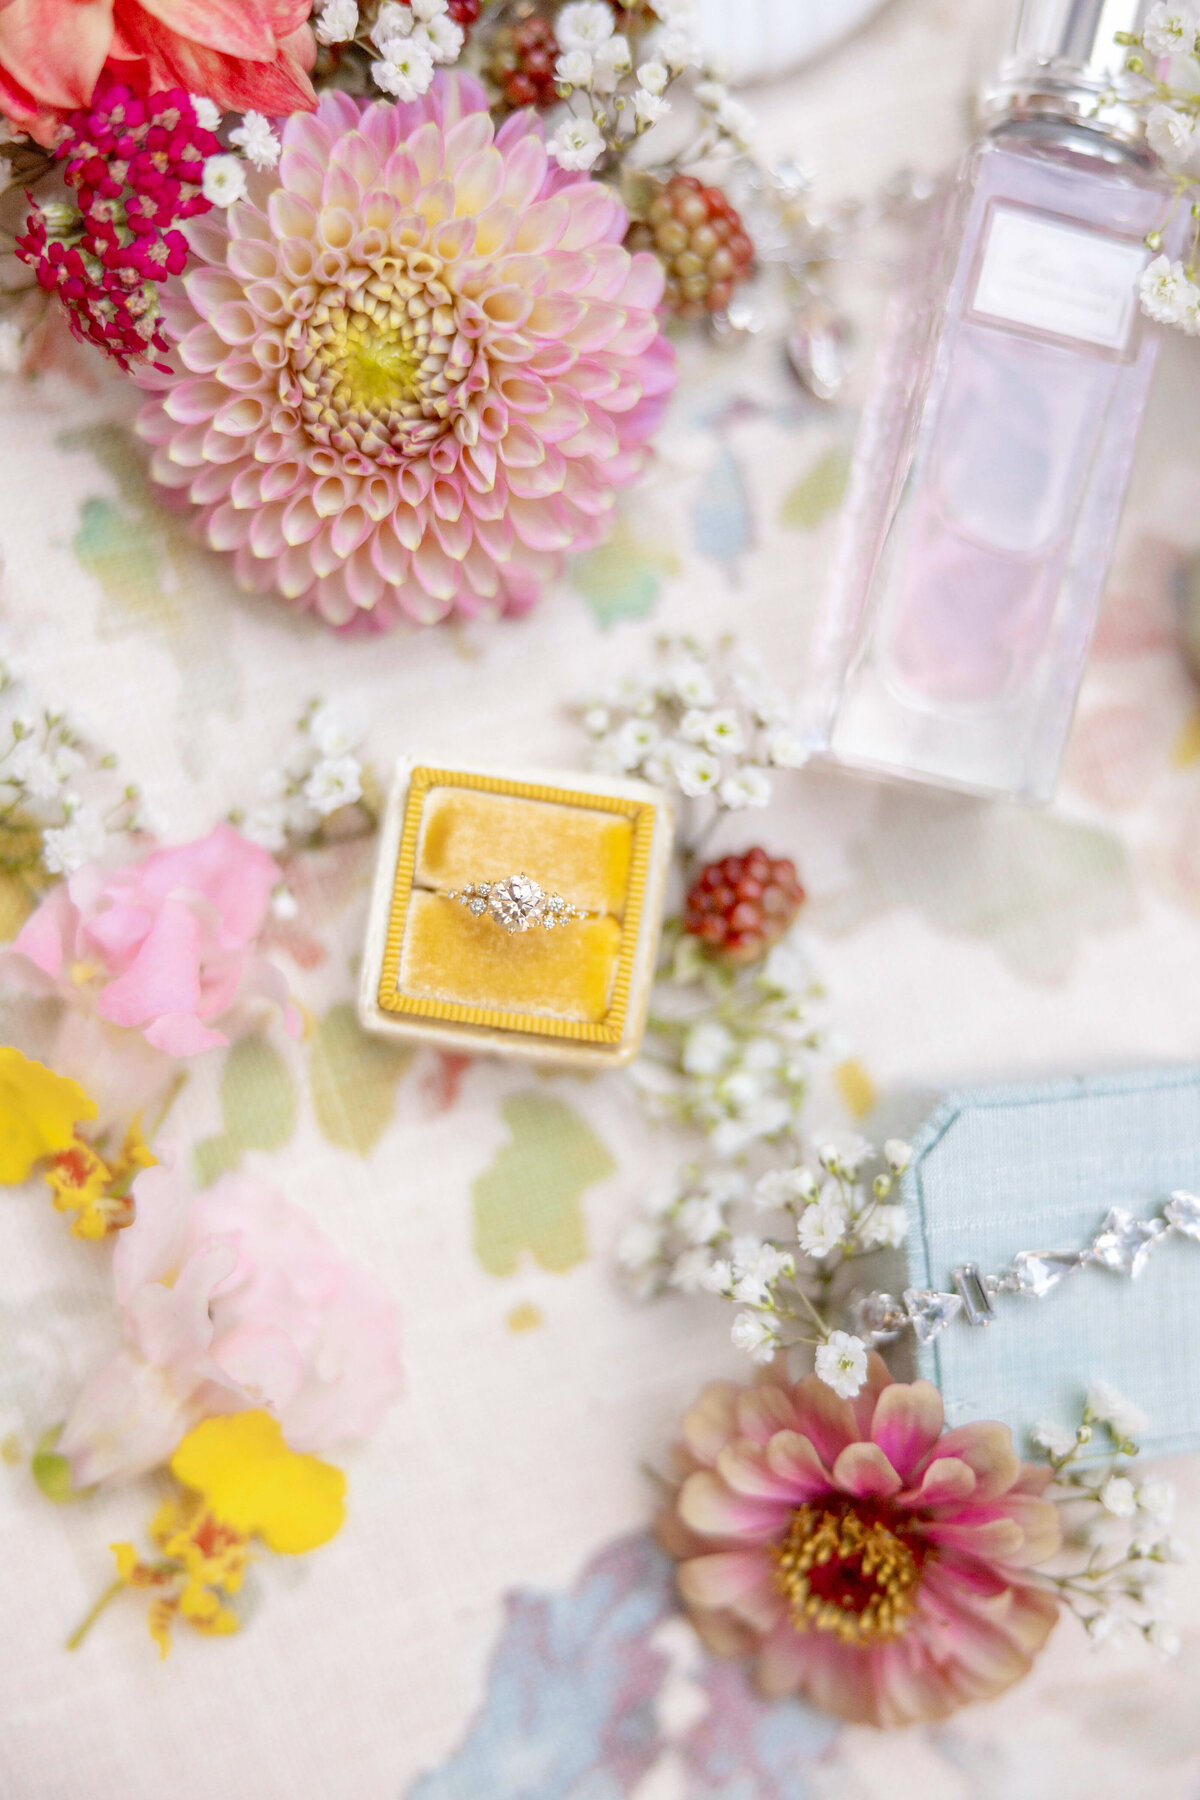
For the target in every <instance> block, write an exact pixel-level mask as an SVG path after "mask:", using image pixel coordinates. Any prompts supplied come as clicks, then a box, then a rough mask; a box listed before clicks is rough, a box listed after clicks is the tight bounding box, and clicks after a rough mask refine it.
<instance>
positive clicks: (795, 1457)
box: [660, 1356, 1060, 1726]
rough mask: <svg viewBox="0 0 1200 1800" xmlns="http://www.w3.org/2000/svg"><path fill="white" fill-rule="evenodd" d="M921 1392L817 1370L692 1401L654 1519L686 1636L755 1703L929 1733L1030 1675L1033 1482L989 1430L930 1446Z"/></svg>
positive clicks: (1044, 1531) (1042, 1606) (1047, 1624)
mask: <svg viewBox="0 0 1200 1800" xmlns="http://www.w3.org/2000/svg"><path fill="white" fill-rule="evenodd" d="M942 1427H943V1413H942V1400H941V1395H940V1394H939V1393H938V1391H937V1389H936V1388H935V1387H933V1386H932V1385H931V1384H930V1383H929V1382H927V1381H916V1382H913V1383H912V1385H911V1386H908V1385H905V1384H904V1383H902V1382H896V1381H893V1380H892V1379H891V1377H890V1376H889V1374H888V1372H887V1369H886V1368H885V1367H884V1364H883V1362H882V1361H881V1359H880V1358H879V1357H878V1356H873V1357H872V1358H871V1365H870V1372H869V1375H868V1378H867V1382H866V1385H865V1386H864V1387H863V1388H862V1390H861V1391H860V1393H859V1394H858V1395H857V1396H856V1397H855V1399H853V1400H840V1399H838V1397H837V1395H836V1394H834V1392H833V1390H832V1389H831V1388H829V1387H827V1386H826V1385H825V1383H824V1382H822V1381H819V1380H818V1379H817V1377H816V1376H815V1375H810V1376H809V1377H808V1378H807V1379H806V1380H804V1381H801V1382H799V1383H797V1384H796V1385H795V1386H790V1385H788V1384H787V1381H786V1378H785V1377H783V1376H781V1375H776V1374H772V1376H771V1377H770V1378H768V1379H766V1380H764V1381H763V1382H761V1383H760V1384H759V1385H757V1386H755V1387H752V1388H746V1387H740V1386H738V1385H737V1384H736V1383H734V1382H731V1381H726V1382H717V1383H714V1384H713V1385H712V1386H711V1387H708V1388H706V1389H705V1391H704V1393H703V1394H702V1395H701V1396H700V1399H699V1401H698V1402H697V1404H696V1405H695V1406H694V1407H693V1408H692V1410H691V1412H690V1413H688V1415H687V1417H686V1418H685V1420H684V1423H683V1431H684V1442H683V1444H682V1446H681V1447H680V1451H679V1457H680V1474H681V1476H682V1484H681V1486H680V1488H679V1490H678V1493H677V1494H676V1496H675V1499H674V1501H673V1503H672V1504H671V1505H670V1506H669V1507H668V1508H667V1509H666V1510H665V1512H664V1513H663V1515H662V1516H661V1518H660V1536H661V1538H662V1541H663V1543H664V1545H665V1547H666V1548H667V1550H668V1551H669V1552H670V1553H671V1554H672V1555H673V1556H675V1557H677V1558H678V1559H679V1561H680V1568H679V1588H680V1592H681V1594H682V1596H683V1599H684V1602H685V1604H686V1605H687V1607H688V1610H689V1612H690V1613H691V1616H692V1619H693V1622H694V1623H695V1625H696V1627H697V1629H698V1630H699V1631H700V1633H701V1635H702V1637H703V1638H704V1639H705V1641H706V1642H707V1643H708V1644H709V1646H710V1647H711V1648H712V1649H713V1650H715V1651H716V1652H717V1653H718V1654H719V1655H724V1656H753V1657H754V1658H755V1659H756V1667H757V1676H758V1680H759V1684H760V1686H761V1687H762V1688H763V1689H764V1690H765V1691H766V1692H767V1693H769V1694H788V1693H801V1694H805V1695H807V1696H808V1697H809V1698H810V1699H812V1700H813V1701H815V1702H816V1704H817V1705H818V1706H822V1707H824V1708H825V1709H826V1710H827V1711H829V1712H834V1713H839V1714H840V1715H841V1716H842V1717H843V1718H846V1719H852V1720H857V1721H860V1722H862V1723H865V1724H870V1725H886V1726H890V1725H906V1724H909V1723H912V1722H913V1721H916V1720H926V1719H940V1718H944V1717H945V1716H946V1715H947V1714H948V1713H951V1712H953V1711H954V1710H955V1709H956V1708H957V1707H959V1706H964V1705H966V1704H967V1703H968V1702H970V1701H973V1700H982V1699H987V1698H988V1697H990V1696H991V1695H993V1694H998V1693H1000V1692H1002V1691H1003V1689H1005V1688H1007V1687H1010V1686H1011V1685H1012V1684H1013V1682H1016V1681H1019V1680H1020V1679H1021V1677H1022V1676H1023V1675H1025V1674H1027V1673H1028V1671H1029V1668H1030V1666H1031V1664H1032V1661H1033V1658H1034V1656H1035V1655H1036V1653H1037V1652H1038V1651H1039V1650H1040V1649H1041V1648H1042V1645H1043V1644H1044V1643H1045V1641H1046V1639H1047V1637H1048V1636H1049V1635H1050V1632H1051V1630H1052V1628H1053V1626H1054V1623H1055V1620H1056V1618H1057V1616H1058V1603H1057V1601H1056V1600H1055V1598H1054V1597H1053V1595H1052V1594H1051V1593H1050V1592H1049V1591H1048V1590H1047V1589H1046V1588H1044V1587H1041V1586H1038V1585H1036V1584H1035V1583H1034V1582H1031V1581H1030V1580H1029V1579H1028V1578H1027V1575H1026V1571H1027V1570H1028V1569H1030V1568H1032V1567H1034V1566H1036V1565H1037V1564H1039V1563H1042V1562H1044V1561H1046V1559H1047V1558H1048V1557H1050V1556H1052V1555H1053V1554H1054V1552H1055V1551H1056V1550H1057V1549H1058V1547H1059V1542H1060V1530H1059V1521H1058V1509H1057V1507H1055V1506H1054V1505H1053V1504H1052V1503H1051V1502H1050V1501H1047V1500H1044V1499H1042V1498H1040V1496H1041V1494H1042V1492H1043V1490H1044V1488H1045V1486H1046V1484H1047V1482H1048V1481H1049V1480H1050V1478H1051V1472H1050V1470H1049V1469H1038V1468H1034V1467H1032V1466H1031V1465H1029V1464H1022V1462H1021V1461H1020V1459H1019V1458H1018V1456H1017V1454H1016V1452H1015V1450H1014V1449H1013V1445H1012V1436H1011V1434H1010V1432H1009V1430H1008V1427H1007V1426H1006V1425H995V1424H982V1423H981V1424H973V1425H963V1426H960V1427H959V1428H958V1429H957V1430H954V1431H948V1432H944V1431H943V1429H942Z"/></svg>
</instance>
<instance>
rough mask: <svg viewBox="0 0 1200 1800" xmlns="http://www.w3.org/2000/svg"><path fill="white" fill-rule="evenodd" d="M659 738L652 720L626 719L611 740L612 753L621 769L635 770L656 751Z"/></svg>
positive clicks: (659, 734)
mask: <svg viewBox="0 0 1200 1800" xmlns="http://www.w3.org/2000/svg"><path fill="white" fill-rule="evenodd" d="M661 738H662V732H661V731H660V730H659V729H658V726H657V725H656V724H655V723H654V721H653V720H652V719H626V721H625V723H624V724H623V725H622V726H621V729H620V730H619V731H618V732H617V734H616V736H615V737H614V738H613V752H614V754H615V756H616V759H617V761H618V762H619V764H620V765H621V767H622V768H623V769H636V768H638V767H639V766H640V764H641V763H642V762H643V761H644V759H645V758H646V757H647V756H649V755H650V754H651V753H652V752H653V751H655V750H657V748H658V746H659V742H660V740H661Z"/></svg>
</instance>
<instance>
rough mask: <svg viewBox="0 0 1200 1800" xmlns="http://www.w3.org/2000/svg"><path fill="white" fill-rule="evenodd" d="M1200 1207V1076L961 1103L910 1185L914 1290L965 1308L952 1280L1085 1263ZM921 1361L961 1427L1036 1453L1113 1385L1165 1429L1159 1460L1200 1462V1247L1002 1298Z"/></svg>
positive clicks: (1005, 1094)
mask: <svg viewBox="0 0 1200 1800" xmlns="http://www.w3.org/2000/svg"><path fill="white" fill-rule="evenodd" d="M1179 1188H1183V1189H1189V1190H1191V1191H1192V1192H1193V1193H1200V1069H1197V1068H1191V1067H1189V1068H1176V1069H1167V1070H1158V1071H1154V1072H1150V1073H1137V1074H1128V1075H1116V1076H1101V1077H1098V1078H1093V1079H1088V1080H1078V1081H1062V1082H1053V1083H1048V1084H1042V1085H1038V1086H1030V1087H1002V1088H985V1089H978V1090H974V1091H972V1090H969V1089H968V1090H963V1091H961V1092H957V1093H953V1094H951V1095H949V1096H948V1097H947V1098H946V1099H945V1100H944V1101H943V1102H942V1104H941V1105H940V1106H939V1107H938V1109H937V1111H936V1112H935V1113H934V1114H933V1116H932V1117H931V1118H930V1119H929V1120H928V1121H927V1122H926V1123H925V1125H923V1126H922V1128H921V1129H920V1131H919V1132H918V1133H917V1135H916V1137H915V1139H914V1142H913V1160H912V1163H911V1165H910V1167H909V1169H908V1171H907V1173H906V1175H905V1176H904V1181H903V1194H904V1199H905V1202H906V1204H907V1206H908V1209H909V1216H910V1228H909V1241H908V1257H909V1281H910V1283H911V1285H912V1286H913V1287H914V1288H922V1289H937V1290H942V1291H947V1292H953V1290H954V1282H953V1273H952V1272H953V1270H954V1269H955V1268H956V1267H959V1266H960V1265H962V1264H965V1263H976V1264H978V1266H979V1269H980V1270H981V1272H982V1273H983V1274H985V1275H986V1274H990V1273H996V1272H999V1271H1000V1270H1002V1269H1003V1268H1005V1267H1006V1266H1007V1265H1008V1264H1010V1263H1011V1261H1012V1258H1013V1257H1014V1256H1015V1255H1016V1254H1017V1253H1018V1252H1019V1251H1023V1250H1024V1251H1032V1250H1056V1249H1058V1250H1074V1249H1082V1248H1083V1247H1084V1246H1085V1245H1087V1244H1088V1243H1089V1242H1090V1240H1091V1239H1092V1238H1093V1237H1094V1235H1095V1234H1096V1232H1097V1231H1098V1230H1099V1229H1100V1227H1101V1225H1102V1224H1103V1222H1104V1219H1105V1215H1106V1214H1107V1212H1108V1210H1109V1208H1110V1207H1114V1206H1124V1207H1127V1208H1129V1210H1130V1211H1131V1212H1133V1213H1134V1214H1135V1215H1136V1217H1138V1218H1139V1219H1148V1218H1150V1217H1152V1216H1153V1215H1154V1214H1155V1213H1157V1212H1159V1211H1160V1210H1161V1208H1162V1206H1163V1205H1164V1203H1165V1202H1166V1201H1167V1200H1168V1199H1169V1197H1170V1195H1171V1193H1172V1191H1173V1190H1175V1189H1179ZM994 1307H995V1315H996V1316H995V1319H994V1321H993V1323H991V1324H990V1325H987V1326H972V1325H969V1324H967V1323H966V1322H965V1318H964V1316H963V1315H961V1314H960V1315H959V1317H958V1318H956V1319H954V1320H952V1321H951V1323H950V1324H949V1325H948V1326H947V1327H946V1328H945V1329H944V1330H943V1331H942V1332H941V1333H940V1334H939V1335H938V1336H937V1337H936V1338H934V1340H933V1341H932V1343H930V1344H929V1345H927V1346H926V1347H925V1348H924V1349H923V1350H921V1351H920V1352H919V1353H918V1364H919V1367H920V1370H921V1373H922V1374H924V1375H927V1376H928V1377H929V1378H930V1380H932V1381H935V1382H936V1383H937V1385H938V1387H939V1388H940V1389H941V1391H942V1395H943V1397H944V1399H945V1403H946V1417H947V1422H948V1423H949V1424H952V1425H957V1424H962V1423H964V1422H965V1421H967V1420H968V1419H978V1418H987V1419H1002V1420H1004V1421H1005V1422H1006V1423H1007V1424H1009V1425H1011V1426H1012V1428H1013V1430H1014V1432H1015V1433H1016V1434H1017V1436H1018V1439H1019V1440H1024V1439H1025V1438H1026V1437H1027V1434H1028V1432H1029V1430H1030V1429H1031V1428H1032V1427H1033V1426H1034V1425H1036V1424H1039V1423H1041V1422H1042V1421H1047V1422H1050V1423H1053V1424H1057V1425H1073V1424H1076V1423H1078V1419H1079V1414H1080V1407H1081V1405H1082V1401H1083V1396H1084V1393H1085V1391H1086V1389H1087V1386H1088V1384H1089V1382H1090V1381H1091V1380H1093V1379H1094V1378H1096V1377H1101V1378H1103V1379H1104V1380H1106V1381H1107V1382H1109V1383H1110V1384H1111V1386H1112V1387H1114V1388H1115V1389H1116V1390H1117V1391H1118V1393H1120V1394H1121V1396H1122V1397H1123V1398H1124V1399H1126V1400H1130V1401H1132V1402H1133V1403H1134V1404H1135V1405H1136V1406H1138V1407H1140V1408H1141V1409H1142V1410H1143V1411H1144V1412H1145V1413H1146V1414H1148V1415H1149V1419H1150V1425H1149V1429H1148V1430H1147V1431H1146V1432H1145V1433H1143V1435H1142V1439H1141V1445H1142V1448H1143V1450H1144V1451H1145V1452H1146V1453H1147V1454H1150V1455H1166V1454H1173V1453H1179V1452H1182V1451H1191V1450H1200V1243H1198V1242H1195V1241H1193V1240H1191V1239H1189V1238H1187V1237H1183V1236H1178V1235H1172V1236H1171V1237H1170V1238H1168V1239H1166V1240H1164V1241H1163V1242H1161V1243H1157V1244H1156V1245H1155V1246H1154V1248H1153V1250H1152V1252H1151V1254H1150V1255H1149V1257H1148V1259H1147V1263H1146V1266H1145V1268H1144V1269H1143V1270H1142V1272H1141V1273H1140V1274H1139V1275H1138V1276H1137V1277H1136V1278H1134V1279H1130V1278H1129V1277H1127V1276H1121V1275H1117V1274H1113V1273H1110V1272H1109V1271H1108V1270H1107V1269H1104V1268H1098V1267H1089V1268H1085V1269H1082V1270H1080V1271H1079V1272H1078V1273H1075V1274H1073V1275H1071V1276H1070V1277H1069V1278H1068V1279H1067V1280H1065V1281H1063V1282H1061V1283H1060V1285H1059V1286H1057V1287H1055V1288H1054V1289H1053V1290H1052V1291H1051V1292H1050V1293H1048V1294H1046V1295H1045V1296H1044V1297H1043V1298H1041V1299H1035V1298H1033V1297H1031V1296H1029V1295H1026V1294H999V1295H997V1296H996V1297H995V1300H994Z"/></svg>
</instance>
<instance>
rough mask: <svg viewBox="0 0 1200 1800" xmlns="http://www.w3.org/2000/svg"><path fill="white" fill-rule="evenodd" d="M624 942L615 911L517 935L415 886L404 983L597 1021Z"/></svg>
mask: <svg viewBox="0 0 1200 1800" xmlns="http://www.w3.org/2000/svg"><path fill="white" fill-rule="evenodd" d="M532 804H535V805H536V804H537V803H536V802H533V803H532ZM560 810H566V809H565V808H563V809H560ZM526 867H527V868H528V864H526ZM529 873H530V874H532V873H533V871H532V870H529ZM620 946H621V927H620V925H619V924H618V922H617V920H616V919H614V918H612V917H605V918H601V919H578V920H576V921H575V923H574V924H572V925H570V926H568V927H567V928H566V929H565V930H562V931H540V930H537V929H534V930H533V931H524V932H514V933H512V934H511V935H510V933H508V932H507V931H504V930H502V929H501V927H500V926H498V925H496V924H495V923H494V922H493V921H492V920H491V919H488V918H482V919H477V918H475V917H474V916H473V915H472V914H471V913H469V912H468V911H467V910H466V908H465V907H462V906H459V905H458V904H457V903H456V902H455V901H453V900H447V899H445V898H444V897H443V896H442V895H440V894H431V893H428V892H426V891H425V890H423V889H421V888H414V889H413V892H412V895H411V898H410V900H409V906H408V917H407V921H406V925H405V932H404V943H403V948H402V950H401V954H400V983H399V985H400V987H401V989H402V991H403V992H405V993H407V994H412V995H414V996H416V997H417V998H419V999H425V1000H441V1001H443V1002H449V1003H450V1004H452V1005H460V1006H480V1007H495V1008H497V1009H499V1010H500V1011H503V1012H512V1013H526V1014H529V1015H530V1016H531V1017H534V1018H543V1019H571V1020H576V1021H578V1022H580V1023H582V1024H586V1025H598V1024H599V1023H600V1022H601V1020H602V1019H603V1018H604V1016H605V1014H606V1013H607V1012H608V1008H609V1001H610V997H611V994H612V987H613V981H614V979H615V977H616V971H617V958H618V955H619V952H620Z"/></svg>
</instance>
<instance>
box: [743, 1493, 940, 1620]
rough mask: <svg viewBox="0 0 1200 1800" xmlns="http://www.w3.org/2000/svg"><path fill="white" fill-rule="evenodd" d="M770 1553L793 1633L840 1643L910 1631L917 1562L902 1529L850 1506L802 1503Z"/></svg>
mask: <svg viewBox="0 0 1200 1800" xmlns="http://www.w3.org/2000/svg"><path fill="white" fill-rule="evenodd" d="M771 1554H772V1557H773V1559H774V1563H775V1581H776V1585H777V1586H778V1587H779V1589H780V1591H781V1592H782V1593H783V1594H784V1595H785V1596H786V1598H787V1600H788V1603H789V1605H790V1607H791V1615H792V1623H793V1624H794V1626H795V1627H796V1630H797V1631H832V1632H835V1633H836V1634H837V1636H838V1637H839V1638H840V1639H841V1641H842V1643H844V1644H874V1643H886V1642H888V1641H890V1640H891V1639H893V1638H897V1637H899V1636H900V1635H901V1634H902V1633H903V1632H904V1631H906V1630H907V1629H908V1625H909V1622H910V1619H911V1616H912V1613H913V1610H914V1607H915V1605H916V1592H917V1589H918V1587H919V1586H920V1581H921V1564H920V1552H919V1550H918V1551H916V1552H914V1549H913V1547H912V1545H911V1544H909V1543H906V1542H905V1535H904V1527H903V1526H902V1525H901V1526H899V1527H897V1528H896V1529H893V1528H892V1527H891V1526H889V1525H888V1524H886V1523H885V1522H884V1520H883V1519H882V1518H880V1517H878V1516H871V1515H869V1514H866V1513H864V1512H860V1511H859V1510H857V1509H856V1508H855V1507H854V1505H853V1504H849V1503H844V1504H842V1505H841V1506H838V1505H836V1504H835V1505H834V1506H832V1507H817V1506H801V1507H798V1508H797V1509H796V1511H795V1512H794V1513H793V1514H792V1517H791V1522H790V1524H789V1526H788V1533H787V1536H786V1538H785V1539H784V1540H783V1542H782V1543H781V1544H777V1545H775V1546H774V1547H773V1549H772V1552H771Z"/></svg>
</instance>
